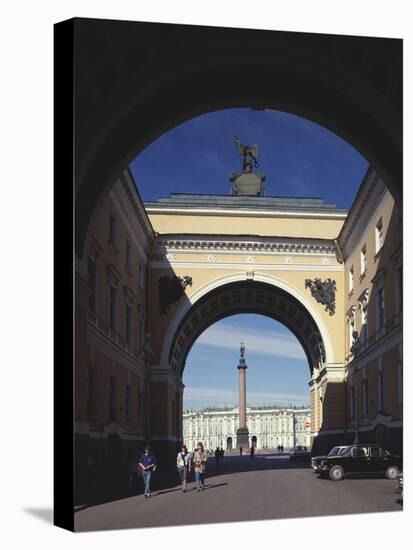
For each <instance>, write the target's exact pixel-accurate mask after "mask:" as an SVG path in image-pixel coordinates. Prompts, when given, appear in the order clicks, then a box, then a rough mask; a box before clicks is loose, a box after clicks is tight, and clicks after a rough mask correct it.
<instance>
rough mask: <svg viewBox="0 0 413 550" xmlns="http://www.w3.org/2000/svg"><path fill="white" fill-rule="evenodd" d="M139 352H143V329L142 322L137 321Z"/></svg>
mask: <svg viewBox="0 0 413 550" xmlns="http://www.w3.org/2000/svg"><path fill="white" fill-rule="evenodd" d="M139 350H140V352H141V353H143V352H144V351H145V328H144V324H143V321H142V320H141V321H139Z"/></svg>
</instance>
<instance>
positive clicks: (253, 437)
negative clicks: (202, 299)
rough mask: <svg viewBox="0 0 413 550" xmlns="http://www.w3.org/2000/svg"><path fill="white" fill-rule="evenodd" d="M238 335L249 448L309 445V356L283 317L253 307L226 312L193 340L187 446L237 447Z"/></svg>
mask: <svg viewBox="0 0 413 550" xmlns="http://www.w3.org/2000/svg"><path fill="white" fill-rule="evenodd" d="M204 314H205V312H204ZM273 317H274V316H273ZM241 339H242V340H243V342H244V343H245V347H246V351H245V359H246V363H247V366H248V367H247V369H246V379H247V383H246V385H247V391H246V414H247V427H248V430H249V442H248V448H250V447H255V448H256V449H257V450H258V449H259V450H261V451H262V450H264V449H265V450H266V451H267V452H268V451H269V450H270V449H275V448H276V442H279V443H280V442H281V443H282V444H283V446H284V447H285V448H286V449H291V448H293V447H294V446H295V445H297V444H301V445H304V446H307V447H308V446H310V442H311V432H310V424H309V418H310V391H309V386H308V381H309V362H308V356H307V354H306V353H305V352H304V349H303V347H302V344H301V343H300V342H299V340H298V339H297V338H296V337H295V336H294V335H293V333H292V332H291V330H290V329H288V328H287V327H286V326H285V325H284V324H283V323H281V322H277V321H274V319H273V318H270V317H269V316H268V315H262V314H254V313H252V314H251V313H250V314H242V313H238V314H236V315H230V316H225V317H224V318H222V319H221V320H220V321H217V322H215V323H213V324H211V325H209V326H208V327H207V328H206V329H205V330H204V331H203V332H202V333H201V334H200V335H199V336H198V337H197V338H196V340H195V342H194V343H193V345H192V346H191V349H190V351H189V353H188V355H187V357H186V360H185V370H184V371H183V383H184V386H185V389H184V393H183V418H182V421H183V429H182V434H183V440H184V442H185V444H187V446H188V448H192V447H194V446H195V445H196V444H197V442H198V441H202V442H203V443H204V446H205V447H206V448H207V449H215V448H216V447H222V448H225V449H227V451H228V452H230V453H231V452H232V451H235V450H238V445H237V429H238V427H239V421H240V408H239V405H240V403H239V386H238V384H239V379H238V378H239V372H238V369H237V365H238V361H239V354H240V341H241ZM309 355H310V356H311V354H309ZM296 419H299V422H298V426H299V429H298V430H296V428H297V425H295V424H294V420H296ZM244 451H246V449H244Z"/></svg>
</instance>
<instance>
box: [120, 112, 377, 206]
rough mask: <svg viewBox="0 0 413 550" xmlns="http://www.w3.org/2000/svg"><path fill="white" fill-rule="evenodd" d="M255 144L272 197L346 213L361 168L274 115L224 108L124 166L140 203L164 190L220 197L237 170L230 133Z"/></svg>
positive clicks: (340, 150) (327, 140) (291, 120)
mask: <svg viewBox="0 0 413 550" xmlns="http://www.w3.org/2000/svg"><path fill="white" fill-rule="evenodd" d="M235 135H236V136H239V138H240V139H241V142H242V143H246V144H248V145H252V144H254V143H258V145H259V155H260V158H259V163H260V167H259V170H260V171H262V172H264V173H265V174H266V175H267V180H266V182H265V186H266V189H267V194H268V195H273V196H321V197H323V198H324V199H325V200H327V201H331V202H335V203H336V204H337V206H339V207H344V208H349V207H350V206H351V203H352V200H353V198H354V196H355V193H356V191H357V189H358V187H359V185H360V183H361V180H362V178H363V176H364V174H365V172H366V170H367V167H368V164H367V162H366V160H365V159H364V158H363V157H362V156H361V155H360V154H359V153H358V152H357V151H356V150H355V149H354V148H353V147H352V146H350V145H349V144H348V143H347V142H345V141H343V140H342V139H341V138H339V137H338V136H336V135H335V134H333V133H332V132H330V131H329V130H327V129H325V128H323V127H322V126H319V125H317V124H314V123H313V122H310V121H308V120H306V119H304V118H301V117H298V116H295V115H291V114H288V113H284V112H281V111H273V110H266V111H251V110H250V109H227V110H224V111H216V112H213V113H209V114H206V115H202V116H199V117H195V118H193V119H191V120H189V121H187V122H185V123H183V124H181V125H180V126H177V127H176V128H174V129H172V130H170V131H169V132H167V133H166V134H164V135H163V136H161V137H160V138H158V139H157V140H156V141H154V142H153V143H152V144H151V145H149V146H148V147H147V148H146V149H145V150H144V151H142V153H141V154H140V155H139V156H138V157H137V158H136V159H135V160H134V161H133V162H132V163H131V166H130V167H131V170H132V173H133V175H134V177H135V180H136V182H137V184H138V187H139V192H140V194H141V196H142V198H143V200H144V201H145V200H154V199H156V198H157V197H159V196H166V195H168V194H169V193H171V192H177V193H178V192H179V193H218V194H227V193H228V192H229V190H230V187H231V183H230V181H229V179H228V176H229V174H230V173H231V172H237V171H239V169H240V159H239V154H238V152H237V150H236V148H235V145H234V143H233V140H234V136H235Z"/></svg>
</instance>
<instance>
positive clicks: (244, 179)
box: [145, 140, 347, 452]
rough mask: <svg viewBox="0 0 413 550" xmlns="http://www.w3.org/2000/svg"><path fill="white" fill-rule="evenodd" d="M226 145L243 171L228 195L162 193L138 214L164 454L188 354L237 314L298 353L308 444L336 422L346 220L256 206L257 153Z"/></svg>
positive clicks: (285, 201)
mask: <svg viewBox="0 0 413 550" xmlns="http://www.w3.org/2000/svg"><path fill="white" fill-rule="evenodd" d="M236 144H237V147H238V150H239V152H240V154H241V157H242V159H243V162H242V164H241V166H242V170H241V172H240V173H239V174H237V173H233V174H231V175H230V179H231V181H232V182H233V187H232V194H228V195H208V194H205V195H191V194H171V195H170V196H169V197H167V198H160V199H158V200H157V201H155V202H149V203H145V210H146V212H147V215H148V217H149V220H150V222H151V225H152V227H153V229H154V232H155V237H154V241H153V245H152V252H151V258H150V273H151V275H150V289H149V308H150V310H149V312H148V313H149V319H150V326H149V327H148V328H149V334H150V348H151V353H150V355H151V357H150V380H151V381H150V388H151V389H150V395H151V398H150V400H151V406H150V412H149V416H150V418H151V425H150V432H151V441H152V444H155V445H156V442H159V444H161V445H162V446H166V447H168V448H170V449H171V451H172V450H173V452H174V451H175V448H176V444H177V442H178V441H179V439H180V437H181V431H180V430H181V415H182V396H183V390H184V385H183V383H182V375H183V371H184V368H185V361H186V357H187V355H188V352H189V351H190V349H191V346H192V344H193V343H194V342H195V340H196V339H197V337H198V336H199V335H200V334H201V333H202V332H203V331H204V330H205V329H206V328H207V327H208V326H210V325H211V324H212V323H214V322H216V321H218V320H219V319H222V318H224V317H226V316H228V315H233V314H236V313H259V314H263V315H267V316H269V317H271V318H273V319H275V320H277V321H280V322H281V323H283V324H284V325H285V326H286V327H288V328H289V329H290V330H291V331H292V332H293V333H294V335H295V336H296V337H297V338H298V340H299V342H300V343H301V345H302V346H303V349H304V351H305V353H306V356H307V359H308V366H309V370H308V381H309V385H310V396H311V412H312V418H311V432H312V439H313V440H314V441H315V440H320V438H322V437H325V438H327V437H328V442H329V443H330V441H332V440H333V439H334V437H333V439H332V436H334V434H337V433H340V434H341V433H342V431H343V426H344V422H345V419H344V415H345V386H344V378H345V372H344V371H345V353H344V349H345V341H344V339H345V330H346V329H345V321H344V319H345V312H344V301H343V299H342V297H343V292H344V281H343V278H344V275H343V273H344V267H343V263H342V259H341V258H340V255H339V252H338V247H337V243H336V242H335V239H336V238H337V236H338V234H339V233H340V229H341V227H342V225H343V223H344V220H345V218H346V215H347V211H345V210H343V209H339V208H337V207H336V206H335V205H334V204H329V203H326V202H324V201H323V200H322V199H320V198H289V197H288V198H283V197H268V196H265V194H264V191H263V181H264V180H265V176H264V174H262V173H260V172H254V170H253V167H254V163H255V166H257V164H258V163H257V160H256V156H257V147H256V146H253V147H248V146H244V145H242V144H240V143H239V141H237V140H236ZM251 375H253V373H251ZM206 376H207V373H206ZM329 443H328V444H329ZM328 444H327V446H328ZM317 446H319V445H317Z"/></svg>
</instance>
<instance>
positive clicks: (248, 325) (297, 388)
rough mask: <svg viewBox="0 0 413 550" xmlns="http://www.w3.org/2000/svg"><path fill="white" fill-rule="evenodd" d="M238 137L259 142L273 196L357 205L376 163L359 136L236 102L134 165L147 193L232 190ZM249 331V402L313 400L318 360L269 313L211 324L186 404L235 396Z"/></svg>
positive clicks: (187, 126) (191, 369)
mask: <svg viewBox="0 0 413 550" xmlns="http://www.w3.org/2000/svg"><path fill="white" fill-rule="evenodd" d="M234 136H238V137H239V138H240V140H241V142H242V143H245V144H248V145H252V144H254V143H257V144H258V145H259V163H260V166H259V168H258V170H259V171H262V172H264V173H265V174H266V176H267V179H266V182H265V184H264V185H265V187H266V194H267V195H272V196H290V197H296V196H301V197H303V196H316V197H322V198H324V200H326V201H328V202H334V203H336V204H337V206H338V207H342V208H350V206H351V204H352V201H353V199H354V197H355V194H356V192H357V190H358V188H359V186H360V183H361V181H362V179H363V176H364V174H365V173H366V170H367V168H368V164H367V162H366V160H365V159H364V158H363V157H362V156H361V155H360V154H359V153H358V152H357V151H356V150H355V149H354V148H353V147H352V146H351V145H349V144H348V143H346V142H345V141H343V140H342V139H341V138H339V137H338V136H336V135H335V134H333V133H331V132H330V131H329V130H327V129H325V128H323V127H321V126H319V125H317V124H314V123H312V122H310V121H308V120H306V119H303V118H301V117H298V116H295V115H291V114H288V113H284V112H280V111H273V110H266V111H264V112H263V111H251V110H250V109H227V110H225V111H216V112H213V113H209V114H206V115H202V116H199V117H195V118H193V119H191V120H189V121H187V122H185V123H183V124H181V125H180V126H177V127H176V128H174V129H172V130H170V131H169V132H167V133H166V134H164V135H163V136H161V137H160V138H158V139H157V140H156V141H154V142H153V143H152V144H151V145H149V146H148V147H147V148H146V149H145V150H144V151H142V153H141V154H140V155H139V156H138V157H137V158H136V159H135V160H134V161H133V162H132V163H131V166H130V168H131V171H132V173H133V175H134V178H135V181H136V182H137V185H138V188H139V192H140V194H141V196H142V198H143V200H144V201H149V200H156V199H157V198H158V197H160V196H167V195H169V193H172V192H175V193H206V194H228V193H229V192H230V188H231V183H230V181H229V178H228V176H229V174H230V173H231V172H239V171H240V157H239V154H238V151H237V150H236V148H235V145H234ZM241 340H244V342H245V344H246V346H247V352H246V359H247V363H248V365H249V368H248V371H247V377H248V383H247V388H248V395H247V401H248V402H249V403H250V404H252V405H254V404H255V405H258V404H275V403H276V404H280V405H288V404H290V403H291V404H294V405H305V404H307V403H308V402H309V389H308V385H307V382H308V380H309V367H308V364H307V360H306V358H305V355H304V352H303V350H302V348H301V346H300V344H299V343H298V341H297V340H296V338H295V337H294V336H293V335H292V333H291V332H290V331H289V330H288V329H286V328H285V327H284V326H283V325H281V324H280V323H277V322H275V321H273V320H271V319H268V318H266V317H262V316H258V315H237V316H235V317H229V318H227V319H224V320H223V321H220V322H219V323H217V324H215V325H213V326H211V327H209V328H208V329H207V330H206V331H205V332H204V333H203V334H202V335H201V336H200V337H199V339H198V340H197V342H196V343H195V344H194V346H193V348H192V350H191V352H190V354H189V355H188V359H187V366H186V368H185V372H184V383H185V385H186V389H185V392H184V407H185V408H195V409H197V408H202V407H205V406H211V405H225V404H228V405H232V404H236V401H237V384H238V379H237V375H238V371H237V369H236V366H237V360H238V357H239V344H240V342H241Z"/></svg>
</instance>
